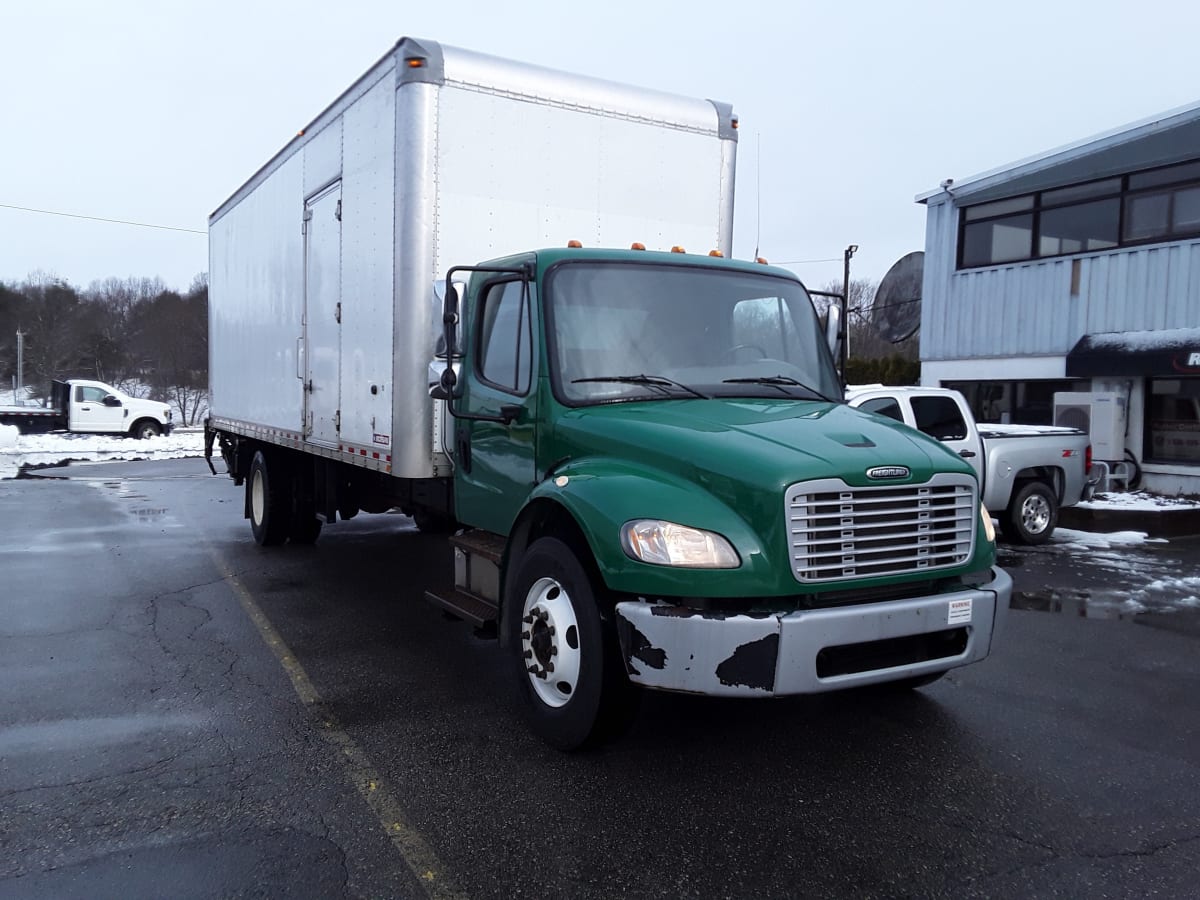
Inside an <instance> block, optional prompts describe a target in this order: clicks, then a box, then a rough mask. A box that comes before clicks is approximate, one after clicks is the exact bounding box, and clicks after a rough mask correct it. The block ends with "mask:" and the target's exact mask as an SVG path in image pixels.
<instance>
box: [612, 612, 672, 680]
mask: <svg viewBox="0 0 1200 900" xmlns="http://www.w3.org/2000/svg"><path fill="white" fill-rule="evenodd" d="M617 636H618V637H619V638H620V639H621V650H622V651H623V653H624V656H625V668H626V669H628V670H629V674H631V675H640V674H641V673H640V672H639V671H638V670H637V668H636V667H635V666H634V660H637V661H638V662H642V663H645V664H646V665H647V666H649V667H650V668H652V669H665V668H666V666H667V651H666V650H663V649H662V648H661V647H655V646H654V645H653V644H651V643H650V640H649V638H647V637H646V635H644V634H642V632H641V631H639V630H638V629H637V628H635V627H634V625H633V623H632V622H630V621H629V620H628V619H626V618H624V617H623V616H617Z"/></svg>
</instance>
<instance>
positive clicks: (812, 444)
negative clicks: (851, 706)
mask: <svg viewBox="0 0 1200 900" xmlns="http://www.w3.org/2000/svg"><path fill="white" fill-rule="evenodd" d="M468 277H469V282H468V286H467V289H466V291H465V296H464V297H463V298H462V300H461V303H460V302H459V300H458V298H457V296H456V292H450V295H449V298H448V301H447V305H446V315H445V317H444V318H445V321H446V322H447V323H448V325H447V328H446V333H445V335H444V339H443V341H442V344H443V346H445V347H449V348H452V352H451V353H449V354H447V358H446V359H444V360H443V362H444V363H445V364H446V369H445V374H444V376H443V378H442V380H441V382H440V383H439V384H437V385H435V386H434V388H433V394H434V396H435V397H438V398H439V399H440V401H441V402H442V403H444V404H445V406H446V412H447V413H448V414H449V415H448V416H447V417H446V423H447V425H446V428H447V433H446V434H445V435H444V437H443V441H442V444H443V446H444V447H446V448H447V452H448V453H449V454H450V456H451V457H452V459H453V464H454V517H455V519H457V521H458V522H459V523H461V524H462V525H463V526H465V528H466V531H465V532H464V533H463V534H462V535H460V536H459V538H458V539H457V541H456V552H457V557H456V558H457V559H458V560H459V562H458V563H456V574H457V576H458V577H457V578H456V582H457V583H456V586H455V589H454V591H453V592H452V593H451V594H449V595H446V596H442V597H436V596H435V597H433V598H432V599H435V600H438V601H440V602H442V605H444V606H445V607H446V608H447V609H450V610H451V611H456V610H457V611H459V612H464V611H469V610H471V609H473V610H475V614H476V615H478V614H479V613H478V610H480V609H481V608H491V609H492V610H493V611H494V614H495V616H496V618H497V619H498V620H499V632H500V637H501V640H502V641H503V642H504V643H505V644H506V646H508V647H509V648H510V650H511V651H512V654H513V658H514V660H515V661H516V665H517V667H518V669H519V678H520V681H521V684H522V688H523V691H524V692H525V694H526V696H527V699H528V700H529V704H528V706H529V708H530V710H531V711H532V713H533V715H532V718H533V726H534V728H535V730H537V731H538V732H539V733H541V734H542V735H543V737H546V738H547V740H549V741H550V742H551V743H555V744H557V745H559V746H577V745H578V744H580V743H583V742H586V741H587V740H588V739H589V738H590V736H591V735H593V734H594V733H595V731H596V730H597V729H600V728H602V727H603V726H604V723H605V722H606V721H609V720H610V719H611V718H612V717H613V715H614V714H615V713H614V710H619V709H621V708H624V705H625V704H624V700H623V699H622V698H623V697H625V695H626V694H627V691H628V686H629V684H630V683H632V684H636V685H642V686H645V687H652V688H658V689H663V690H673V691H683V692H693V693H703V694H716V695H726V696H746V697H763V696H782V695H786V694H795V693H811V692H821V691H828V690H835V689H839V688H846V687H852V686H857V685H865V684H876V683H882V682H893V683H899V684H904V685H907V686H916V685H918V684H922V683H927V682H928V681H930V680H933V679H935V678H937V677H940V676H941V675H942V674H944V673H945V672H946V671H948V670H949V669H950V668H953V667H955V666H959V665H965V664H967V663H970V662H975V661H978V660H980V659H982V658H984V657H985V656H986V655H987V654H988V652H989V651H990V648H991V646H992V639H993V635H994V634H995V633H996V632H997V631H998V629H999V624H1000V622H1001V621H1002V619H1003V617H1004V614H1005V612H1006V611H1007V607H1008V600H1009V595H1010V593H1011V581H1010V580H1009V578H1008V576H1007V575H1006V574H1004V573H1003V572H1002V571H1000V570H998V569H995V568H993V565H992V564H993V561H994V543H993V540H994V535H993V534H992V532H991V521H990V517H989V516H988V515H987V514H986V512H981V506H980V503H979V492H978V487H977V483H976V476H975V473H974V471H973V469H972V468H971V466H970V465H969V463H968V462H967V461H966V460H964V459H962V458H960V457H959V456H958V455H956V454H955V453H952V452H950V451H948V450H947V449H946V448H945V447H944V446H942V445H941V444H940V443H939V442H938V441H935V440H932V439H930V438H928V437H926V436H924V435H922V434H920V433H918V432H916V431H913V430H912V429H909V428H906V427H903V426H902V425H900V424H898V423H894V422H887V421H885V420H883V419H880V418H878V417H875V416H868V415H866V414H864V413H861V412H859V411H857V410H854V409H852V408H850V407H849V406H847V405H846V404H845V403H844V402H843V400H842V386H841V383H840V382H839V380H838V376H837V373H836V370H835V367H834V363H833V359H832V356H831V353H830V349H829V347H828V346H827V344H826V342H825V339H824V336H823V334H822V331H821V327H820V324H819V320H818V318H817V316H816V314H815V311H814V309H813V306H812V303H811V300H810V298H809V295H808V294H807V292H806V291H805V289H804V287H803V285H802V284H801V283H800V282H799V281H798V280H797V279H796V277H795V276H794V275H793V274H791V273H790V272H786V271H784V270H780V269H774V268H771V267H767V266H762V265H756V264H754V263H746V262H733V261H729V260H724V259H718V258H711V257H696V256H681V255H678V254H671V253H651V252H646V251H639V250H631V251H602V250H593V251H585V250H571V249H565V250H543V251H538V252H536V253H531V254H522V255H517V256H512V257H507V258H504V259H500V260H495V261H492V262H489V263H486V264H484V265H481V266H478V267H473V268H472V269H469V270H464V269H460V270H457V271H455V270H452V271H451V273H450V278H449V280H450V281H452V282H453V281H456V280H462V279H464V278H468ZM460 320H461V326H462V327H461V336H460V335H459V334H458V333H457V329H456V328H455V326H456V324H458V323H459V322H460ZM489 562H490V563H491V564H493V565H494V568H491V567H489ZM475 604H482V606H480V605H475ZM481 618H485V617H481Z"/></svg>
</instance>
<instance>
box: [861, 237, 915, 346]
mask: <svg viewBox="0 0 1200 900" xmlns="http://www.w3.org/2000/svg"><path fill="white" fill-rule="evenodd" d="M924 274H925V254H924V253H922V252H921V251H920V250H916V251H914V252H912V253H909V254H907V255H905V256H902V257H900V259H898V260H896V263H895V265H893V266H892V267H891V268H890V269H888V273H887V274H886V275H884V276H883V281H881V282H879V290H877V291H876V292H875V302H874V303H872V304H871V324H872V325H873V326H875V330H876V331H878V332H879V334H880V335H882V336H883V338H884V339H885V340H888V341H891V342H892V343H893V344H898V343H900V342H901V341H903V340H907V339H908V338H910V337H912V336H913V334H915V333H916V330H917V329H918V328H920V327H921V279H922V277H923V276H924Z"/></svg>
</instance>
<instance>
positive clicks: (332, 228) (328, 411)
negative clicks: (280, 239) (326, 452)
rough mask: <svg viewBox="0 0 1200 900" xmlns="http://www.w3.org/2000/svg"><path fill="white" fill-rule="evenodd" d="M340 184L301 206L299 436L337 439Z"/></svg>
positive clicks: (326, 440)
mask: <svg viewBox="0 0 1200 900" xmlns="http://www.w3.org/2000/svg"><path fill="white" fill-rule="evenodd" d="M341 198H342V186H341V183H340V182H339V183H335V184H333V185H331V186H329V187H327V188H325V189H324V190H323V191H321V192H320V193H318V194H316V195H314V196H313V197H311V198H310V199H309V200H308V201H307V202H306V203H305V204H304V220H305V221H304V350H305V352H304V365H305V370H306V371H305V374H304V435H305V437H306V438H308V439H309V440H310V441H314V442H317V443H322V444H336V443H337V442H338V439H339V434H338V432H339V415H338V410H339V409H340V407H341V357H342V334H341V332H342V324H341V319H342V266H341V246H342V222H341V208H342V199H341Z"/></svg>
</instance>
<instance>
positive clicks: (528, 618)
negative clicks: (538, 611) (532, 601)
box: [521, 615, 533, 625]
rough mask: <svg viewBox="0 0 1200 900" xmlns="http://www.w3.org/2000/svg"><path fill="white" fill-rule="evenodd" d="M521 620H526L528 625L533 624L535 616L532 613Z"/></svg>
mask: <svg viewBox="0 0 1200 900" xmlns="http://www.w3.org/2000/svg"><path fill="white" fill-rule="evenodd" d="M521 621H522V622H524V623H525V624H526V625H532V624H533V616H531V615H530V616H526V617H525V618H523V619H522V620H521Z"/></svg>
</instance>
